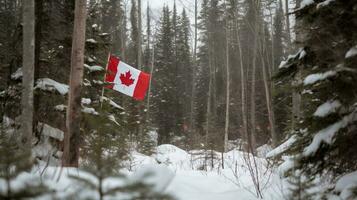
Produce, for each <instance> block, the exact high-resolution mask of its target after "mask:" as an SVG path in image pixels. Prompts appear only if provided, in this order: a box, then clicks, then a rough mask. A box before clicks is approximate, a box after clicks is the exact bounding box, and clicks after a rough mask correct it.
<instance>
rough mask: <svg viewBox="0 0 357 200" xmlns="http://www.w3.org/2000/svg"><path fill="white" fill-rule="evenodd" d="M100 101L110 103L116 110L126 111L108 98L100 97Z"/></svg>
mask: <svg viewBox="0 0 357 200" xmlns="http://www.w3.org/2000/svg"><path fill="white" fill-rule="evenodd" d="M100 101H101V102H103V101H109V105H111V106H113V107H114V108H117V109H119V110H124V108H123V107H121V106H119V105H118V104H117V103H115V102H114V101H112V100H111V99H109V98H108V97H104V96H103V97H100Z"/></svg>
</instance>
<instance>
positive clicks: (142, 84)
mask: <svg viewBox="0 0 357 200" xmlns="http://www.w3.org/2000/svg"><path fill="white" fill-rule="evenodd" d="M149 84H150V75H149V74H147V73H144V72H141V73H140V74H139V78H138V83H137V84H136V87H135V90H134V95H133V97H134V98H135V99H136V100H144V98H145V94H146V90H147V89H148V87H149Z"/></svg>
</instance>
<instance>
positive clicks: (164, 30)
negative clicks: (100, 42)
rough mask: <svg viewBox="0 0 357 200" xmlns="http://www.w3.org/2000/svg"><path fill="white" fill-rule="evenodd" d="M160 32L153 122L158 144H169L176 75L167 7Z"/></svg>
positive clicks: (172, 130)
mask: <svg viewBox="0 0 357 200" xmlns="http://www.w3.org/2000/svg"><path fill="white" fill-rule="evenodd" d="M162 13H163V14H162V16H161V20H160V30H159V33H158V35H157V42H156V44H155V45H156V46H155V58H156V59H155V68H156V70H155V71H156V72H155V74H156V81H155V82H153V84H154V85H153V93H154V94H155V95H154V96H153V99H154V104H155V111H154V112H155V122H156V125H157V126H158V134H159V141H158V142H159V144H165V143H169V142H170V140H171V137H172V136H173V134H174V131H175V129H174V127H176V116H174V115H173V113H175V111H176V107H175V102H176V99H175V96H176V91H175V90H174V88H175V85H176V84H177V83H176V82H175V80H176V76H177V74H175V67H174V45H173V33H172V21H171V19H170V11H169V8H168V7H167V6H165V7H164V8H163V12H162Z"/></svg>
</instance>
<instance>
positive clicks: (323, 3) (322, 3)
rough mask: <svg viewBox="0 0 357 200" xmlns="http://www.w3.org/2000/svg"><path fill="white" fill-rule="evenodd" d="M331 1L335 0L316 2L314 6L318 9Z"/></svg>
mask: <svg viewBox="0 0 357 200" xmlns="http://www.w3.org/2000/svg"><path fill="white" fill-rule="evenodd" d="M333 1H335V0H325V1H323V2H321V3H318V4H317V6H316V8H317V9H320V8H322V7H324V6H327V5H329V4H330V3H331V2H333Z"/></svg>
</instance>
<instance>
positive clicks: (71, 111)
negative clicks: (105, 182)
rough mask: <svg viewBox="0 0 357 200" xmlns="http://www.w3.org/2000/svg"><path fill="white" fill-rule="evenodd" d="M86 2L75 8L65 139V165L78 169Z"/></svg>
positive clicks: (79, 3)
mask: <svg viewBox="0 0 357 200" xmlns="http://www.w3.org/2000/svg"><path fill="white" fill-rule="evenodd" d="M86 2H87V1H86V0H77V1H76V6H75V17H74V29H73V41H72V55H71V74H70V83H69V85H70V90H69V96H68V109H67V118H66V131H65V139H64V152H63V163H62V164H63V165H64V166H72V167H78V159H79V142H80V141H79V140H80V121H81V90H82V79H83V64H84V44H85V31H86Z"/></svg>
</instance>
